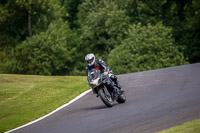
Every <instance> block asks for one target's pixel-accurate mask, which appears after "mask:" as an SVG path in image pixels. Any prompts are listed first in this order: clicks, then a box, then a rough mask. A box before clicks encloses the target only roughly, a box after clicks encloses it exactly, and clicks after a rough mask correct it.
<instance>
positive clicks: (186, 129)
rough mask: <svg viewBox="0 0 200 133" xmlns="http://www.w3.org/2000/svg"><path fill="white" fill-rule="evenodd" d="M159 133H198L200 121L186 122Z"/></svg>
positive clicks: (199, 131) (199, 132)
mask: <svg viewBox="0 0 200 133" xmlns="http://www.w3.org/2000/svg"><path fill="white" fill-rule="evenodd" d="M159 133H200V119H199V120H194V121H191V122H187V123H185V124H183V125H180V126H177V127H173V128H170V129H168V130H163V131H161V132H159Z"/></svg>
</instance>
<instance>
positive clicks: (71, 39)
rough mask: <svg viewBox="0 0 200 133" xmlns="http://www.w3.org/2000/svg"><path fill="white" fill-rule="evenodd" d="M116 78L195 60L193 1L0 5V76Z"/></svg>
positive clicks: (4, 0) (198, 18)
mask: <svg viewBox="0 0 200 133" xmlns="http://www.w3.org/2000/svg"><path fill="white" fill-rule="evenodd" d="M87 53H94V54H95V55H96V57H98V58H101V59H103V60H105V61H106V62H107V63H108V65H109V66H110V67H111V69H112V70H113V71H114V73H116V74H120V73H129V72H137V71H144V70H150V69H157V68H163V67H169V66H176V65H182V64H187V63H195V62H199V61H200V1H199V0H1V1H0V58H1V59H0V73H19V74H38V75H85V65H86V63H85V61H84V57H85V55H86V54H87Z"/></svg>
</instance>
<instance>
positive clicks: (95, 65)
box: [85, 53, 124, 92]
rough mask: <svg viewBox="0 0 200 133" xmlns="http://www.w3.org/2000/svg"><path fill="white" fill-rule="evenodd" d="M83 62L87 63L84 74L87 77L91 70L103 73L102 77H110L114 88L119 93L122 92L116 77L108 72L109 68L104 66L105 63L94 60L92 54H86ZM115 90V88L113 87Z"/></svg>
mask: <svg viewBox="0 0 200 133" xmlns="http://www.w3.org/2000/svg"><path fill="white" fill-rule="evenodd" d="M85 61H86V62H87V66H86V72H87V76H89V72H90V70H91V69H97V70H100V71H101V73H104V75H107V76H109V77H110V79H111V80H112V81H114V83H115V84H116V87H117V88H118V89H119V91H120V92H124V90H123V88H122V87H121V85H120V84H119V81H118V78H117V76H115V75H114V74H113V73H112V72H111V71H109V67H108V66H107V65H106V63H105V62H104V61H103V60H101V59H95V56H94V54H92V53H91V54H87V55H86V56H85ZM113 88H115V86H113Z"/></svg>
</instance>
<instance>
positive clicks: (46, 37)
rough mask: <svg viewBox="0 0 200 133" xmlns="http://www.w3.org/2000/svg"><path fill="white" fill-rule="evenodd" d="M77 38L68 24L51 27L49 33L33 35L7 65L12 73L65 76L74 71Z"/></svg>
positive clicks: (21, 45)
mask: <svg viewBox="0 0 200 133" xmlns="http://www.w3.org/2000/svg"><path fill="white" fill-rule="evenodd" d="M76 40H78V37H77V35H76V34H75V33H73V32H72V31H71V30H70V28H69V25H68V23H64V22H62V20H59V21H57V22H54V23H51V24H50V25H49V27H48V29H47V31H46V32H41V33H40V34H37V35H33V36H32V38H28V39H27V40H25V41H24V42H22V43H21V44H20V45H19V46H18V47H17V48H16V56H15V57H16V58H15V59H14V60H13V61H10V62H8V70H9V71H10V72H12V73H25V74H39V75H65V74H69V73H70V72H71V70H73V55H74V53H73V51H74V48H75V47H76V45H77V41H76Z"/></svg>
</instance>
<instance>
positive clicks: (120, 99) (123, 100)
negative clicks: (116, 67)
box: [116, 93, 126, 103]
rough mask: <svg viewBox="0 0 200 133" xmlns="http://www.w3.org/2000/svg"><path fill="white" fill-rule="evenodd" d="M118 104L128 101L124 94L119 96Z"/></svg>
mask: <svg viewBox="0 0 200 133" xmlns="http://www.w3.org/2000/svg"><path fill="white" fill-rule="evenodd" d="M116 101H117V102H118V103H124V102H125V101H126V96H125V94H124V93H122V94H121V95H119V96H118V98H117V100H116Z"/></svg>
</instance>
